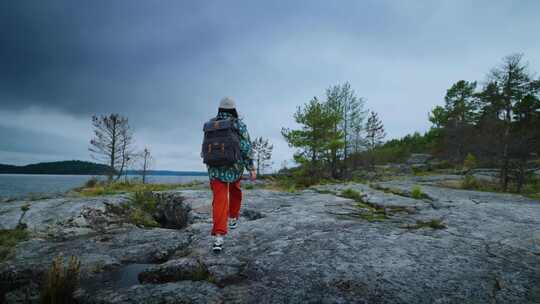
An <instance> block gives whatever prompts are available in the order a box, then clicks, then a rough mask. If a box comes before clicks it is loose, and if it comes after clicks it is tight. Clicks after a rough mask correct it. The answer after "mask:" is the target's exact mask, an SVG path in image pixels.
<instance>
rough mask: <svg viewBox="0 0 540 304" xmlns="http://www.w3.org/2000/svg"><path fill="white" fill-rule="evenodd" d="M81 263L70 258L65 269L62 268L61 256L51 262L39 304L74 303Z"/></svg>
mask: <svg viewBox="0 0 540 304" xmlns="http://www.w3.org/2000/svg"><path fill="white" fill-rule="evenodd" d="M80 269H81V262H80V261H79V260H78V259H77V258H76V257H74V256H71V257H70V258H69V261H68V265H67V267H64V263H63V258H62V256H57V257H56V258H55V259H54V260H53V262H52V265H51V267H50V268H49V271H48V272H47V275H46V277H45V281H44V283H43V285H42V289H41V294H40V298H41V303H44V304H53V303H54V304H57V303H62V304H69V303H76V302H75V299H74V297H73V296H74V292H75V290H77V288H78V287H79V282H80Z"/></svg>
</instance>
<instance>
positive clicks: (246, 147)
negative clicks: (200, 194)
mask: <svg viewBox="0 0 540 304" xmlns="http://www.w3.org/2000/svg"><path fill="white" fill-rule="evenodd" d="M216 118H217V119H228V118H233V116H232V115H231V114H229V113H218V115H217V117H216ZM236 121H237V128H238V130H239V132H240V151H241V152H242V161H241V162H239V163H236V164H234V165H232V166H222V167H212V166H207V168H208V177H209V178H210V180H212V179H213V178H217V179H219V180H220V181H222V182H225V183H232V182H235V181H237V180H238V179H240V177H242V174H244V169H247V170H248V171H251V170H252V169H253V150H252V146H251V140H250V138H249V133H248V130H247V126H246V124H244V122H243V121H242V120H241V119H237V120H236Z"/></svg>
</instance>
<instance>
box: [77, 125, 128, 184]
mask: <svg viewBox="0 0 540 304" xmlns="http://www.w3.org/2000/svg"><path fill="white" fill-rule="evenodd" d="M92 126H93V127H94V137H93V138H92V139H91V140H90V147H89V148H88V150H89V151H90V152H91V155H92V157H93V158H94V159H96V160H98V161H101V162H103V163H105V164H107V165H109V167H110V170H109V171H108V172H107V175H108V177H109V181H112V179H113V177H114V176H115V175H116V178H117V179H118V178H120V177H121V176H122V174H123V173H124V169H125V168H126V166H127V163H128V162H129V160H130V158H131V157H132V154H133V151H132V141H133V134H132V131H131V128H130V126H129V123H128V119H127V118H126V117H123V116H120V115H119V114H110V115H109V116H105V115H101V116H96V115H94V116H92Z"/></svg>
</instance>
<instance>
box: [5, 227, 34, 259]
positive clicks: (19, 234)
mask: <svg viewBox="0 0 540 304" xmlns="http://www.w3.org/2000/svg"><path fill="white" fill-rule="evenodd" d="M29 235H30V233H29V232H28V230H26V229H22V228H15V229H1V230H0V262H1V261H4V260H6V259H7V258H9V257H10V256H11V255H12V254H13V251H14V249H15V247H16V246H17V244H18V243H19V242H22V241H25V240H27V239H28V237H29Z"/></svg>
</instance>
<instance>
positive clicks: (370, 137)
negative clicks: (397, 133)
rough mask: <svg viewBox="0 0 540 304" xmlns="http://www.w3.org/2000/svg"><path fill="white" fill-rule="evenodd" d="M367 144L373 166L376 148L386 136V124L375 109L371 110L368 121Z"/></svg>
mask: <svg viewBox="0 0 540 304" xmlns="http://www.w3.org/2000/svg"><path fill="white" fill-rule="evenodd" d="M365 129H366V146H367V150H368V154H369V155H370V160H369V162H370V166H371V167H373V166H374V165H375V163H374V155H373V153H374V152H375V149H376V148H378V147H379V146H380V145H381V144H382V143H383V140H384V138H385V137H386V132H385V131H384V126H383V123H382V121H381V120H380V119H379V116H378V115H377V113H375V112H374V111H371V112H370V114H369V117H368V120H367V123H366V128H365Z"/></svg>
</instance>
